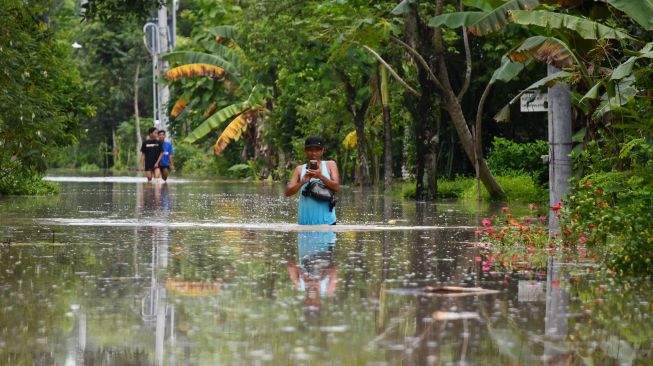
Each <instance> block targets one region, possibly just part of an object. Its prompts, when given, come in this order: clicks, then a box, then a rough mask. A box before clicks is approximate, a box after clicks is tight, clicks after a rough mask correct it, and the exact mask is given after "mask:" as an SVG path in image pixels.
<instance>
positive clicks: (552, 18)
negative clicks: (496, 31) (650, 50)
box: [509, 10, 633, 40]
mask: <svg viewBox="0 0 653 366" xmlns="http://www.w3.org/2000/svg"><path fill="white" fill-rule="evenodd" d="M509 17H510V20H511V21H512V22H513V23H516V24H521V25H535V26H538V27H543V28H552V29H569V30H571V31H574V32H576V33H578V35H580V36H581V37H582V38H584V39H592V40H598V39H626V40H633V37H631V36H630V35H629V34H628V33H626V32H624V31H621V30H619V29H616V28H611V27H608V26H607V25H603V24H601V23H597V22H594V21H592V20H589V19H585V18H581V17H578V16H574V15H568V14H561V13H554V12H551V11H545V10H537V11H524V10H511V11H510V13H509Z"/></svg>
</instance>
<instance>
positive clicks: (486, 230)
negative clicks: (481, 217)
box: [485, 227, 495, 234]
mask: <svg viewBox="0 0 653 366" xmlns="http://www.w3.org/2000/svg"><path fill="white" fill-rule="evenodd" d="M494 231H495V230H494V229H493V228H491V227H489V228H487V229H485V232H486V233H488V234H492V233H493V232H494Z"/></svg>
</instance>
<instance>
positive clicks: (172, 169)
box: [170, 165, 175, 173]
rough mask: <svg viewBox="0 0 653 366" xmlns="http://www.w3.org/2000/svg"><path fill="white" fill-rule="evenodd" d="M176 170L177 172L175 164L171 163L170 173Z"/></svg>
mask: <svg viewBox="0 0 653 366" xmlns="http://www.w3.org/2000/svg"><path fill="white" fill-rule="evenodd" d="M174 172H175V166H174V165H170V173H174Z"/></svg>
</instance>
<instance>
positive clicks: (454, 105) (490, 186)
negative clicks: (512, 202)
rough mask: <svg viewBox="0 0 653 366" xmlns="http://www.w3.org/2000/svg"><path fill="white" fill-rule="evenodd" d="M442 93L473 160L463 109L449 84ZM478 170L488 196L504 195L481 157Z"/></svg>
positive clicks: (469, 135)
mask: <svg viewBox="0 0 653 366" xmlns="http://www.w3.org/2000/svg"><path fill="white" fill-rule="evenodd" d="M442 79H443V82H444V79H445V78H444V76H443V78H442ZM445 85H449V83H448V78H447V83H446V84H445ZM443 94H444V102H445V108H446V109H447V112H448V113H449V115H450V116H451V120H452V121H453V125H454V127H455V128H456V132H457V133H458V137H459V138H460V142H461V143H462V145H463V149H464V150H465V154H467V158H469V160H470V161H471V162H474V161H475V159H474V158H475V154H474V139H473V138H472V133H471V132H470V131H469V127H468V126H467V121H466V120H465V116H464V115H463V110H462V107H461V106H460V103H458V99H457V98H456V95H455V94H454V93H453V90H452V89H451V86H450V85H449V88H447V89H445V90H443ZM478 170H479V172H478V173H479V176H480V178H481V181H482V182H483V185H485V188H487V190H488V192H489V193H490V196H492V197H495V198H496V197H504V196H505V195H506V193H505V192H504V191H503V189H502V188H501V186H500V185H499V183H497V181H496V179H494V176H493V175H492V172H490V169H489V168H488V166H487V163H486V161H485V159H483V158H482V157H481V158H480V159H478Z"/></svg>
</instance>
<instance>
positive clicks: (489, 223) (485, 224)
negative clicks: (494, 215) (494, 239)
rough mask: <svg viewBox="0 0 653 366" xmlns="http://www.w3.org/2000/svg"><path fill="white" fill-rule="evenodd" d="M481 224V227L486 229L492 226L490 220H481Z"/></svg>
mask: <svg viewBox="0 0 653 366" xmlns="http://www.w3.org/2000/svg"><path fill="white" fill-rule="evenodd" d="M481 224H483V226H485V227H488V226H490V225H492V222H491V221H490V220H488V219H483V220H481Z"/></svg>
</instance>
